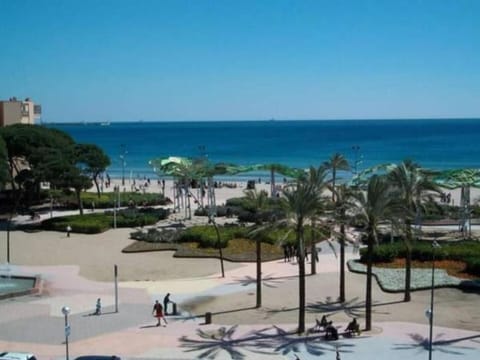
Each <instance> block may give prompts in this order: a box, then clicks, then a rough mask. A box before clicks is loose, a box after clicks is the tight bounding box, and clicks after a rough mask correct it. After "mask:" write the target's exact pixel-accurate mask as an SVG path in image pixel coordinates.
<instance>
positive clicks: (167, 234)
mask: <svg viewBox="0 0 480 360" xmlns="http://www.w3.org/2000/svg"><path fill="white" fill-rule="evenodd" d="M179 237H180V231H178V230H174V229H162V230H158V229H154V228H150V229H148V230H147V231H142V230H138V231H135V232H133V233H131V234H130V238H131V239H134V240H140V241H147V242H152V243H175V242H177V240H178V238H179Z"/></svg>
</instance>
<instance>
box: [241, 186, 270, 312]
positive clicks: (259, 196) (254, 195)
mask: <svg viewBox="0 0 480 360" xmlns="http://www.w3.org/2000/svg"><path fill="white" fill-rule="evenodd" d="M245 194H246V195H247V199H249V200H250V203H251V204H252V205H253V207H254V208H255V211H256V212H257V213H258V212H259V211H261V210H263V209H265V207H266V206H267V200H268V194H267V192H266V191H265V190H262V191H257V190H247V191H245ZM256 219H257V224H256V225H261V219H260V217H259V216H257V217H256ZM254 235H255V234H254ZM254 237H255V245H256V246H255V251H256V255H257V274H256V275H257V278H256V283H257V303H256V307H257V308H259V307H261V306H262V242H261V239H260V236H259V235H256V236H254Z"/></svg>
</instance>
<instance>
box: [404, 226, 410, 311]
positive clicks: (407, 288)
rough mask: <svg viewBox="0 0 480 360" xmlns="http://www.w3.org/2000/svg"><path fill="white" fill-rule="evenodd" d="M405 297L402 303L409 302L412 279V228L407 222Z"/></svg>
mask: <svg viewBox="0 0 480 360" xmlns="http://www.w3.org/2000/svg"><path fill="white" fill-rule="evenodd" d="M405 226H406V229H405V250H406V253H405V295H404V297H403V301H405V302H409V301H410V300H411V296H410V283H411V277H412V228H411V223H410V221H409V220H406V221H405Z"/></svg>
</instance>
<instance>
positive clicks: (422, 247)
mask: <svg viewBox="0 0 480 360" xmlns="http://www.w3.org/2000/svg"><path fill="white" fill-rule="evenodd" d="M366 254H367V249H366V248H363V249H361V250H360V261H362V262H366ZM405 254H406V248H405V244H404V243H403V242H394V243H393V244H381V245H378V246H375V247H374V249H373V262H374V263H378V262H391V261H393V260H394V259H395V258H404V257H405ZM432 258H433V248H432V244H431V243H430V242H426V241H415V242H414V243H413V244H412V260H417V261H431V260H432ZM435 259H436V260H456V261H463V262H465V263H466V264H467V272H468V273H471V274H473V275H480V271H479V269H480V267H479V266H480V243H479V242H477V241H460V242H453V243H445V244H442V245H441V247H440V248H436V249H435Z"/></svg>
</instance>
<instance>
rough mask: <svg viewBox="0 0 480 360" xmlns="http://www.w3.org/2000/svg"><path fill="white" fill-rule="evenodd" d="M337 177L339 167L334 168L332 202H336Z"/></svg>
mask: <svg viewBox="0 0 480 360" xmlns="http://www.w3.org/2000/svg"><path fill="white" fill-rule="evenodd" d="M336 177H337V169H335V168H333V169H332V202H335V180H336Z"/></svg>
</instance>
